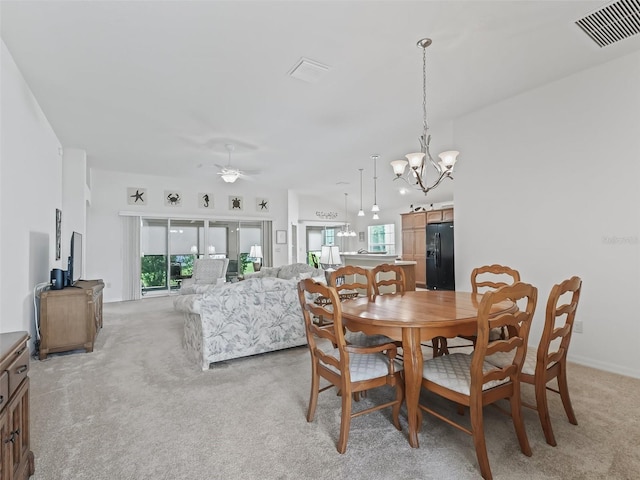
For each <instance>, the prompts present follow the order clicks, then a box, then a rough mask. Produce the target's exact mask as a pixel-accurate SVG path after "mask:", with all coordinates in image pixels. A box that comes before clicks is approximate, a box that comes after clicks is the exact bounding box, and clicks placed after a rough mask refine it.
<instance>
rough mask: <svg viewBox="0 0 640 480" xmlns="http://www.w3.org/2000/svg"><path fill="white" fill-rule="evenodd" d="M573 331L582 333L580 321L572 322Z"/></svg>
mask: <svg viewBox="0 0 640 480" xmlns="http://www.w3.org/2000/svg"><path fill="white" fill-rule="evenodd" d="M573 331H574V332H576V333H582V321H581V320H576V321H575V322H573Z"/></svg>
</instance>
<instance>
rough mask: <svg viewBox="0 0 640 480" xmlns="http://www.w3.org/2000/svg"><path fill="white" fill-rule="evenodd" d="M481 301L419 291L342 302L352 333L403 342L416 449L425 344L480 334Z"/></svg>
mask: <svg viewBox="0 0 640 480" xmlns="http://www.w3.org/2000/svg"><path fill="white" fill-rule="evenodd" d="M481 299H482V294H476V293H470V292H454V291H445V290H419V291H411V292H405V293H403V294H395V295H378V296H375V297H374V298H373V299H368V298H366V297H357V298H354V299H351V300H344V301H343V302H342V317H343V322H344V325H345V326H346V327H347V328H348V329H349V330H352V331H361V332H364V333H366V334H369V335H376V334H382V335H386V336H387V337H390V338H392V339H393V340H397V341H402V355H403V361H404V379H405V401H406V405H407V419H408V423H409V444H410V445H411V446H412V447H414V448H418V447H419V443H418V431H419V430H420V420H421V418H422V415H421V414H420V410H419V408H418V399H419V397H420V388H421V384H422V364H423V358H422V347H421V344H422V343H423V342H427V341H429V340H432V339H433V338H435V337H440V336H442V337H447V338H453V337H456V336H457V335H475V334H476V332H477V315H478V307H479V305H480V301H481ZM516 308H517V306H516V305H515V304H514V303H513V302H510V301H505V302H501V303H499V304H496V305H495V306H494V308H493V309H492V311H491V313H492V314H493V315H499V314H501V313H504V312H510V311H513V310H515V309H516Z"/></svg>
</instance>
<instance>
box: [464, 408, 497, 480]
mask: <svg viewBox="0 0 640 480" xmlns="http://www.w3.org/2000/svg"><path fill="white" fill-rule="evenodd" d="M470 417H471V432H472V436H473V444H474V445H475V447H476V457H477V459H478V465H479V466H480V473H481V474H482V478H484V480H492V478H493V476H492V475H491V467H490V466H489V456H488V455H487V443H486V441H485V438H484V419H483V416H482V405H478V404H477V402H475V403H474V404H473V405H471V406H470Z"/></svg>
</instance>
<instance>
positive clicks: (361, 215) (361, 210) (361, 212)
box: [358, 168, 364, 217]
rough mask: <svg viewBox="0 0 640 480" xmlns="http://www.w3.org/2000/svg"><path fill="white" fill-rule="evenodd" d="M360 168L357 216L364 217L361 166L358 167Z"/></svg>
mask: <svg viewBox="0 0 640 480" xmlns="http://www.w3.org/2000/svg"><path fill="white" fill-rule="evenodd" d="M358 170H360V210H358V216H359V217H364V210H363V209H362V170H364V169H363V168H359V169H358Z"/></svg>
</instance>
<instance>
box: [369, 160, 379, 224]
mask: <svg viewBox="0 0 640 480" xmlns="http://www.w3.org/2000/svg"><path fill="white" fill-rule="evenodd" d="M378 157H379V155H371V159H372V160H373V206H372V207H371V211H372V212H373V219H374V220H378V219H379V218H380V217H378V212H379V211H380V207H379V206H378V188H377V183H378V170H377V168H376V163H377V161H378Z"/></svg>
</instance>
